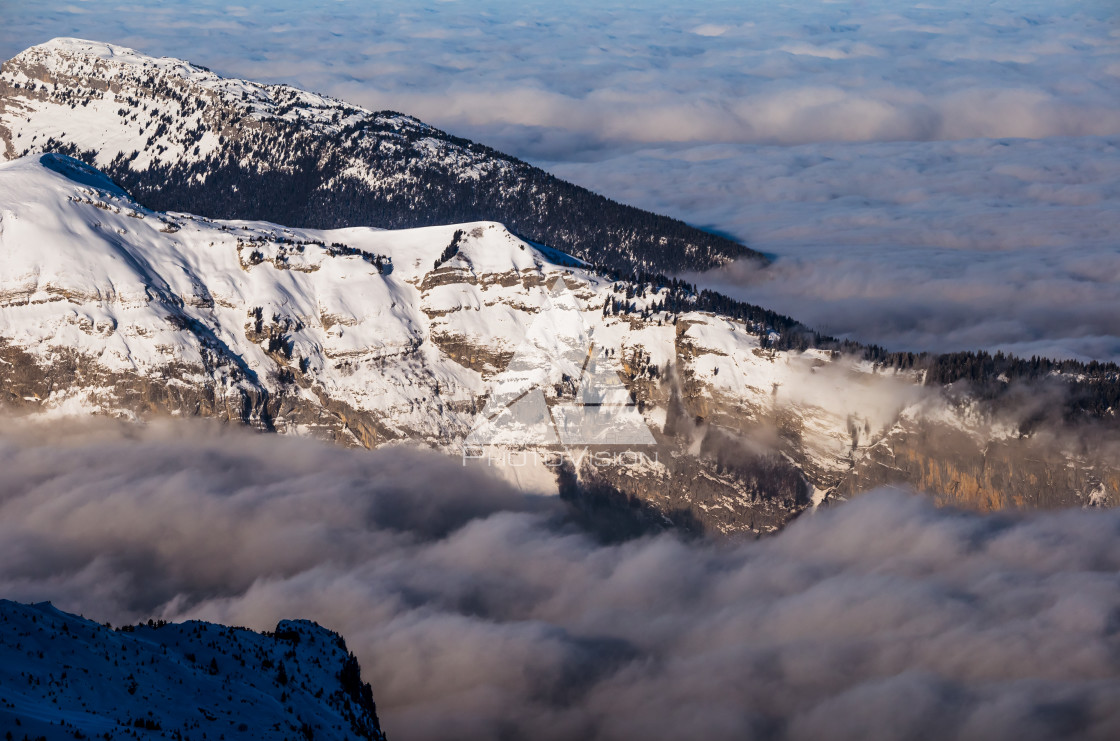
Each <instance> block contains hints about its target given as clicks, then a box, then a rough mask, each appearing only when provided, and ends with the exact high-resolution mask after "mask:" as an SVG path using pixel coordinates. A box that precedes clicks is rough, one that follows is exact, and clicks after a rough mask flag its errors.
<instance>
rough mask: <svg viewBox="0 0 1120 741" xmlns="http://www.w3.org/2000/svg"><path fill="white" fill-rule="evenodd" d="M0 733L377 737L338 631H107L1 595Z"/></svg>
mask: <svg viewBox="0 0 1120 741" xmlns="http://www.w3.org/2000/svg"><path fill="white" fill-rule="evenodd" d="M0 729H3V730H4V731H5V732H7V733H9V734H11V735H10V737H11V738H17V739H18V738H25V737H26V738H44V739H47V741H59V740H61V739H66V741H70V740H72V739H75V738H99V739H105V740H106V741H111V740H112V739H123V738H136V737H140V738H184V739H185V738H202V737H207V738H215V739H216V738H225V739H228V740H229V741H234V740H235V739H244V740H246V741H248V740H249V739H259V738H262V737H265V736H268V737H272V738H316V739H337V740H338V741H342V740H343V739H366V740H367V741H384V739H385V736H384V734H383V733H382V731H381V728H380V724H379V722H378V718H377V711H376V708H375V706H374V704H373V699H372V694H371V690H370V687H369V685H368V684H365V683H363V682H362V680H361V672H360V668H359V667H358V663H357V660H356V659H355V658H354V655H353V654H351V653H350V652H349V651H348V650H347V648H346V644H345V642H344V641H343V640H342V638H341V637H339V636H338V635H337V634H335V633H332V632H330V631H328V630H326V629H324V628H321V627H320V626H318V625H316V624H315V623H311V622H308V621H304V620H285V621H283V622H281V623H280V624H279V625H277V627H276V631H275V632H274V633H271V634H260V633H254V632H252V631H250V630H246V629H244V628H228V627H225V626H221V625H213V624H210V623H203V622H197V621H192V622H187V623H181V624H166V623H162V622H161V623H152V622H149V623H148V624H146V625H137V626H126V627H124V628H120V629H116V630H114V629H112V628H110V627H107V626H103V625H99V624H97V623H94V622H91V621H89V620H85V619H83V618H80V617H77V616H74V615H69V614H67V613H64V612H62V611H60V610H58V609H56V608H55V607H53V606H52V605H51V604H50V603H42V604H36V605H24V604H20V603H17V602H11V601H8V600H0Z"/></svg>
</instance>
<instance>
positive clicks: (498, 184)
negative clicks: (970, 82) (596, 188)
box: [0, 38, 763, 271]
mask: <svg viewBox="0 0 1120 741" xmlns="http://www.w3.org/2000/svg"><path fill="white" fill-rule="evenodd" d="M49 151H55V152H63V153H65V154H71V155H74V156H76V157H78V158H80V159H83V160H85V161H86V162H87V163H88V164H91V165H94V166H96V167H98V168H99V169H102V170H105V171H106V172H107V173H108V174H109V175H110V176H111V177H112V178H113V179H114V180H115V181H117V182H118V183H121V184H122V185H124V186H125V187H126V188H128V190H129V191H130V192H131V193H132V194H133V195H134V196H136V197H137V198H138V199H139V200H140V201H142V202H144V203H146V204H147V205H149V206H152V207H153V208H157V209H160V210H176V211H190V212H191V213H196V214H202V215H206V216H210V217H218V218H245V217H250V218H256V219H264V220H272V221H283V222H284V223H286V224H287V225H289V226H297V225H299V226H314V227H327V228H330V227H345V226H366V225H376V226H382V227H395V228H400V227H418V226H427V225H434V224H443V223H455V222H467V221H501V222H503V223H505V224H507V225H509V226H510V227H511V228H512V229H514V230H516V231H517V232H519V233H521V234H524V235H526V236H527V237H528V238H530V239H533V240H535V241H539V242H542V243H548V244H551V245H553V246H556V247H561V248H564V249H566V251H568V252H570V253H572V254H575V255H577V256H579V257H581V258H583V259H587V260H590V261H593V262H597V263H603V264H606V265H609V266H611V267H615V268H622V269H627V270H630V269H634V268H641V269H656V270H660V271H670V270H677V269H685V268H688V269H695V268H698V267H705V266H715V265H720V264H724V263H726V262H728V261H730V260H732V259H735V258H738V257H743V256H753V257H755V258H757V259H763V258H762V256H761V255H760V254H758V253H755V252H753V251H751V250H749V249H747V248H746V247H744V246H742V245H739V244H737V243H735V242H732V241H730V240H727V239H724V238H722V237H718V236H714V235H711V234H708V233H706V232H703V231H701V230H698V229H695V228H692V227H689V226H688V225H686V224H684V223H682V222H679V221H676V220H673V219H668V218H666V217H662V216H658V215H656V214H651V213H648V212H645V211H641V210H638V209H634V208H630V207H627V206H623V205H620V204H618V203H615V202H613V201H610V200H608V199H606V198H603V197H601V196H597V195H595V194H593V193H591V192H590V191H587V190H585V189H583V188H579V187H576V186H574V185H571V184H569V183H564V182H563V181H560V180H558V179H556V178H554V177H552V176H551V175H548V174H547V173H545V172H543V171H541V170H539V169H537V168H534V167H532V166H530V165H528V164H526V163H524V162H521V161H519V160H517V159H514V158H512V157H509V156H507V155H503V154H501V153H499V152H496V151H494V150H492V149H490V148H488V147H485V146H481V145H478V144H475V143H473V142H469V141H466V140H464V139H460V138H458V137H454V136H452V135H449V134H447V133H445V132H442V131H439V130H437V129H435V128H433V127H431V126H428V125H426V124H424V123H422V122H420V121H418V120H416V119H414V118H411V117H408V116H404V115H401V114H398V113H393V112H372V111H368V110H366V109H364V108H361V107H359V106H354V105H350V104H348V103H345V102H343V101H340V100H336V99H333V98H329V97H326V96H321V95H317V94H315V93H309V92H305V91H302V90H299V89H296V88H293V87H289V86H285V85H262V84H258V83H254V82H249V81H245V80H237V79H227V78H222V77H219V76H218V75H215V74H213V73H212V72H210V71H208V70H206V69H204V68H202V67H198V66H195V65H192V64H190V63H188V62H185V61H182V60H178V59H170V58H156V57H149V56H145V55H143V54H140V53H139V52H136V51H134V50H131V49H127V48H125V47H120V46H115V45H112V44H105V43H100V42H95V41H85V40H81V39H71V38H61V39H54V40H52V41H49V42H47V43H44V44H40V45H38V46H34V47H31V48H29V49H27V50H26V51H24V52H22V53H20V54H19V55H17V56H16V57H14V58H13V59H11V60H9V61H7V62H5V63H4V64H3V66H2V67H0V160H3V159H9V160H10V159H15V158H17V157H20V156H23V155H25V154H34V153H44V152H49Z"/></svg>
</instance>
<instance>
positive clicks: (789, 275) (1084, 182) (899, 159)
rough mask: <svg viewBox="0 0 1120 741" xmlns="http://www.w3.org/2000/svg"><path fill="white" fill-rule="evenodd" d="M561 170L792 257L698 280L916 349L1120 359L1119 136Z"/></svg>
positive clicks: (673, 153)
mask: <svg viewBox="0 0 1120 741" xmlns="http://www.w3.org/2000/svg"><path fill="white" fill-rule="evenodd" d="M552 169H553V170H555V171H556V172H557V173H558V174H559V175H561V176H562V177H566V178H569V179H572V180H574V181H575V182H578V183H581V184H584V185H588V186H591V187H595V188H597V189H599V190H601V191H604V192H606V193H607V194H608V195H611V196H613V197H615V198H618V199H621V200H628V201H632V202H635V203H637V204H638V205H641V206H644V207H646V208H650V209H652V210H655V211H661V212H665V213H670V214H673V215H675V216H678V217H680V218H684V219H685V220H687V221H690V222H692V223H696V224H708V225H713V226H718V228H719V229H720V230H721V231H724V232H729V233H730V234H732V235H733V236H735V237H737V238H739V239H743V240H745V241H746V242H747V243H748V244H750V245H751V246H752V247H754V248H755V249H759V250H762V251H764V252H768V253H771V254H773V255H775V256H776V257H777V259H776V261H775V263H774V265H773V266H772V267H770V268H767V269H765V270H758V269H757V267H756V266H753V265H736V266H732V267H731V268H729V269H726V270H722V271H719V272H716V273H713V274H708V275H705V276H693V277H694V278H696V279H697V280H698V281H700V282H702V283H704V284H706V285H709V286H711V287H715V288H718V289H720V290H723V291H725V292H727V293H729V294H732V295H735V296H737V297H739V298H743V299H745V300H748V301H752V302H754V303H758V304H761V305H763V306H766V307H768V308H772V309H776V310H778V311H781V312H783V313H786V314H789V315H792V316H794V317H797V318H798V319H800V320H802V321H804V322H806V323H807V324H809V325H811V326H814V327H818V328H820V329H823V330H825V331H827V332H830V333H833V334H836V335H842V336H849V337H854V338H856V339H860V340H863V341H867V342H876V343H879V344H883V345H886V346H888V347H891V348H893V349H904V350H935V351H938V350H939V351H952V350H970V349H976V348H981V347H982V348H989V349H1003V350H1005V351H1012V352H1016V353H1018V354H1021V355H1026V356H1030V355H1032V354H1035V353H1037V354H1043V355H1052V356H1061V357H1077V358H1082V359H1104V360H1118V359H1120V315H1118V314H1117V312H1116V310H1115V307H1116V306H1118V305H1120V255H1118V253H1117V249H1116V247H1117V243H1116V235H1117V234H1120V216H1118V215H1117V212H1116V209H1115V208H1113V205H1112V204H1113V203H1114V202H1115V200H1116V198H1117V197H1118V196H1120V142H1118V141H1117V140H1116V139H1115V138H1107V137H1104V138H1098V137H1076V138H1066V139H1049V140H1045V141H1032V140H1014V139H1006V140H971V141H959V142H928V143H913V142H911V143H865V144H814V145H805V146H799V147H756V146H736V147H732V146H727V145H720V146H716V145H707V146H702V147H680V148H667V147H664V148H658V149H645V150H641V151H636V152H630V153H626V154H622V155H618V156H614V157H606V158H603V159H600V160H591V161H587V162H580V163H574V162H569V163H562V162H556V163H552Z"/></svg>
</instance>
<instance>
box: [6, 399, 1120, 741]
mask: <svg viewBox="0 0 1120 741" xmlns="http://www.w3.org/2000/svg"><path fill="white" fill-rule="evenodd" d="M2 429H3V430H4V432H3V433H0V593H3V594H4V595H5V596H6V597H10V598H15V599H24V600H27V599H44V598H51V599H54V601H55V602H56V604H58V605H59V606H60V607H62V608H64V609H68V610H78V611H81V612H84V613H85V614H87V615H88V616H90V617H93V618H96V619H101V620H105V619H110V620H113V621H115V622H121V621H124V620H130V619H140V618H147V617H149V616H164V617H169V618H174V619H183V618H188V617H198V618H203V619H212V620H220V621H225V622H232V623H236V624H245V625H249V626H252V627H257V628H270V627H272V626H273V625H274V624H275V623H276V621H277V619H279V618H281V617H294V616H300V617H309V618H313V619H315V620H318V621H320V622H322V623H323V624H325V625H327V626H330V627H332V628H334V629H337V630H340V631H342V632H344V634H345V635H346V637H347V639H348V642H349V644H350V646H351V647H352V648H354V649H355V650H356V651H357V652H358V654H359V656H360V658H361V659H362V661H363V666H364V669H365V673H366V676H367V678H368V679H369V680H371V682H372V683H373V686H374V689H375V694H376V698H377V700H378V703H379V709H380V710H381V713H382V718H383V721H384V723H385V726H386V728H387V730H388V731H389V732H390V733H391V734H393V735H394V736H395V737H399V738H410V739H459V740H462V739H472V738H478V739H493V738H502V737H509V738H533V739H544V740H546V741H547V740H548V739H570V738H586V739H632V738H648V739H661V738H664V739H670V738H706V739H743V738H759V739H818V740H819V739H846V738H851V739H877V738H883V739H900V738H913V739H921V738H937V739H954V738H958V739H984V740H985V741H988V740H989V739H1035V738H1038V739H1042V738H1047V739H1052V738H1088V739H1092V738H1100V739H1107V738H1114V737H1115V736H1116V734H1117V732H1118V731H1120V709H1118V708H1120V704H1118V703H1117V702H1116V701H1117V699H1118V698H1120V680H1118V679H1117V677H1118V676H1120V671H1118V670H1120V632H1118V631H1120V620H1118V616H1120V581H1118V580H1117V576H1116V574H1117V571H1118V569H1120V545H1118V544H1120V538H1118V537H1117V536H1118V535H1120V514H1118V513H1113V512H1107V511H1093V512H1084V511H1069V512H1059V513H1046V514H1041V513H1040V514H1034V515H1029V516H1028V515H1024V516H1020V515H1014V514H1006V515H997V516H980V515H974V514H965V513H959V512H953V511H946V510H937V509H935V508H933V507H931V506H930V505H929V503H928V502H927V500H925V499H923V498H921V497H918V496H911V495H905V494H901V493H898V492H894V493H879V494H872V495H868V496H865V497H862V498H860V499H858V500H856V501H853V502H851V503H848V504H844V505H841V506H838V507H835V508H833V509H831V510H827V511H821V512H817V513H814V514H811V515H808V516H806V517H804V518H802V519H800V520H798V521H796V522H795V523H794V524H793V525H792V526H791V527H790V528H789V529H788V530H786V531H785V532H783V533H782V534H780V535H778V536H776V537H773V538H769V539H766V540H762V541H758V542H748V543H729V542H719V543H716V542H682V541H681V540H678V539H676V538H674V537H672V536H668V535H666V536H660V537H655V538H646V539H642V540H636V541H630V542H627V543H622V544H616V545H611V546H605V545H601V544H598V543H596V542H595V541H594V540H592V539H590V538H588V537H587V536H585V535H583V534H582V533H580V532H577V531H575V530H572V529H571V528H570V527H568V526H567V525H565V524H564V520H563V518H562V517H561V516H560V513H559V512H558V511H557V510H556V508H555V507H554V506H552V505H553V504H554V503H553V502H549V501H542V500H533V499H524V498H522V497H521V496H519V495H517V494H514V493H513V492H511V491H509V490H508V489H506V488H505V487H504V486H503V485H501V484H499V483H496V482H493V481H490V480H488V479H485V478H482V477H479V476H475V475H469V474H468V473H466V472H464V471H463V470H462V469H461V468H460V467H459V466H458V465H457V464H456V463H455V462H454V461H450V460H447V459H443V458H441V457H439V456H437V455H435V454H431V453H428V454H425V453H422V452H419V451H407V450H400V449H398V450H390V451H380V452H373V453H369V452H360V451H343V450H338V449H332V448H327V447H323V446H321V445H319V444H316V443H312V442H309V441H301V440H293V439H280V438H277V437H272V436H264V435H253V434H249V433H237V432H235V431H226V432H221V433H218V432H217V431H216V429H215V428H212V427H208V426H196V425H191V424H185V423H180V424H177V425H174V426H160V425H156V426H154V427H149V428H145V429H142V430H137V429H136V428H130V427H112V426H107V425H106V424H105V423H92V424H90V425H89V426H82V427H78V428H77V429H75V428H73V427H70V426H67V427H62V426H58V425H55V426H48V427H43V426H29V425H27V424H26V423H20V422H14V421H5V422H4V425H3V428H2ZM442 510H449V511H448V512H446V513H445V512H443V511H442ZM433 521H434V522H436V523H437V524H436V525H435V526H432V525H431V524H430V523H431V522H433Z"/></svg>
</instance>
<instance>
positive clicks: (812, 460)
mask: <svg viewBox="0 0 1120 741" xmlns="http://www.w3.org/2000/svg"><path fill="white" fill-rule="evenodd" d="M668 293H669V289H668V288H666V287H664V286H659V285H656V284H654V283H645V284H636V283H633V282H630V281H614V280H611V279H609V278H607V277H604V276H602V275H601V274H599V273H597V272H595V271H593V270H591V269H589V268H588V267H587V266H586V265H585V264H583V263H582V262H580V261H579V260H576V259H574V258H572V257H570V256H568V255H565V254H563V253H560V252H557V251H555V250H552V249H550V248H548V247H545V246H542V245H539V244H536V243H532V242H526V241H525V240H523V239H521V238H519V237H517V236H515V235H513V234H512V233H510V232H509V231H508V230H507V229H506V228H504V227H503V226H502V225H500V224H496V223H493V222H481V223H468V224H459V225H451V226H445V227H431V228H425V229H412V230H400V231H383V230H377V229H372V228H353V229H341V230H333V231H317V230H308V229H291V228H287V227H283V226H278V225H275V224H270V223H267V222H246V221H216V220H210V219H206V218H202V217H198V216H193V215H190V214H185V213H162V212H157V211H152V210H149V209H146V208H144V207H143V206H141V205H140V204H138V203H137V202H135V201H134V200H133V199H131V198H130V197H129V196H128V195H127V194H126V193H125V192H123V191H122V190H120V189H119V188H117V187H116V186H115V185H114V184H113V183H112V182H111V181H109V180H108V179H107V178H105V177H104V176H103V175H102V174H101V173H99V172H97V171H96V170H93V169H92V168H89V167H88V166H86V165H84V164H82V163H80V162H78V161H76V160H73V159H70V158H67V157H63V156H59V155H45V156H42V157H28V158H24V159H21V160H17V161H14V162H10V163H7V164H4V165H0V399H2V400H3V403H4V405H5V407H7V408H8V409H10V410H17V411H19V412H22V413H28V414H36V415H60V414H89V413H94V414H108V415H115V416H123V417H133V418H145V417H149V416H152V415H170V416H208V417H217V418H220V419H226V420H230V421H232V422H236V423H243V424H249V425H253V426H255V427H258V428H260V429H262V430H267V431H275V432H279V433H285V434H301V435H314V436H319V437H324V438H327V439H332V440H336V441H339V442H341V443H344V444H349V445H360V446H366V447H375V446H381V445H386V444H397V443H404V442H410V443H419V444H423V445H427V446H430V447H434V448H437V449H441V450H444V451H446V452H447V453H448V454H450V455H455V456H460V457H462V458H463V459H464V464H465V465H472V466H484V467H487V468H490V469H492V470H493V471H495V472H496V473H499V474H500V475H503V476H506V477H508V478H510V479H512V480H513V481H515V482H517V483H518V484H519V485H521V486H522V487H523V488H525V489H527V490H532V491H542V492H552V493H556V492H560V493H562V494H563V495H564V496H568V497H570V498H572V499H573V501H576V502H577V503H578V504H580V506H584V507H588V508H590V509H592V510H593V509H595V508H596V507H599V506H600V505H603V504H604V503H607V504H609V505H610V508H611V509H612V510H615V511H617V510H619V509H621V510H623V511H625V512H629V513H630V514H633V515H635V517H636V518H637V519H639V520H641V521H642V522H644V523H645V524H646V525H648V526H651V527H662V526H667V525H670V524H672V525H676V526H681V527H685V528H689V529H693V530H704V531H709V532H719V533H733V532H754V533H766V532H771V531H773V530H774V529H777V528H779V527H781V526H782V525H783V524H785V523H786V522H788V521H789V520H790V519H791V518H793V517H796V516H797V515H798V514H799V513H801V512H802V511H804V510H805V509H807V508H810V507H812V506H816V505H818V504H820V503H821V502H823V501H827V500H831V499H837V498H842V497H846V496H851V495H854V494H857V493H859V492H861V491H866V490H868V489H870V488H873V487H875V486H878V485H881V484H884V483H899V484H909V485H913V486H916V487H918V488H921V489H924V490H927V491H929V492H931V493H932V494H934V495H936V496H938V497H940V498H941V499H942V500H943V501H946V502H951V503H956V504H962V505H968V506H979V507H989V506H1058V505H1070V504H1090V503H1091V504H1111V503H1113V502H1114V500H1115V497H1116V496H1117V494H1116V492H1117V483H1118V482H1117V478H1116V476H1117V474H1116V471H1117V467H1116V465H1115V463H1114V461H1115V460H1116V459H1115V458H1110V457H1109V456H1107V455H1106V454H1105V453H1104V452H1103V451H1104V450H1105V448H1104V447H1101V446H1100V445H1096V446H1095V447H1094V446H1090V447H1089V448H1086V447H1085V445H1084V444H1081V447H1080V448H1078V446H1077V445H1074V444H1067V443H1062V442H1060V441H1058V442H1055V441H1052V440H1050V441H1047V442H1046V443H1045V444H1044V443H1043V442H1042V438H1041V437H1040V435H1041V434H1042V433H1036V434H1034V435H1033V436H1029V437H1023V436H1022V435H1021V434H1020V432H1019V429H1018V428H1017V427H1015V426H1014V425H1008V424H1002V425H1001V424H996V423H995V422H994V421H992V420H993V419H994V417H993V416H992V415H991V414H988V413H987V412H985V411H984V408H983V407H982V406H981V405H978V404H977V403H973V402H968V403H965V402H961V401H960V400H958V401H950V400H949V398H948V397H946V396H943V395H942V394H940V393H939V391H938V389H936V388H930V387H928V386H923V385H921V381H922V374H921V373H920V372H918V371H902V370H888V369H885V368H883V367H881V366H877V365H875V364H873V363H870V362H867V361H865V360H861V359H859V358H853V357H849V356H845V355H842V354H839V353H836V352H830V351H826V350H820V349H807V350H803V351H798V350H784V351H779V350H776V349H774V348H773V347H772V346H771V343H768V342H767V341H766V338H765V337H762V338H760V337H759V335H758V333H757V331H756V329H755V328H753V327H748V326H746V325H744V324H742V323H741V322H738V321H734V320H731V319H729V318H727V317H724V316H720V315H718V314H714V313H711V312H706V311H698V310H690V309H689V308H688V306H689V302H688V301H687V300H686V301H684V303H683V305H681V306H678V307H677V308H675V309H673V310H669V309H667V308H666V306H667V305H669V304H670V303H672V302H671V301H668ZM677 303H678V304H679V303H680V302H677Z"/></svg>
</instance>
